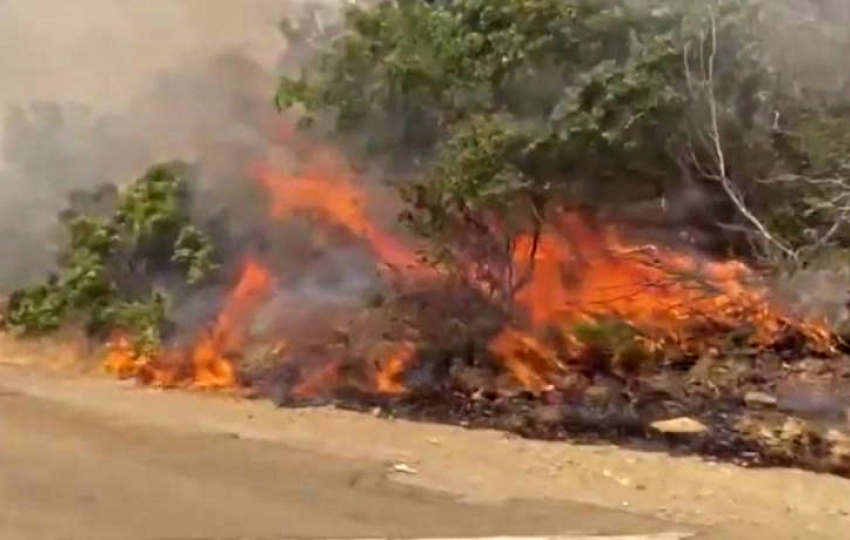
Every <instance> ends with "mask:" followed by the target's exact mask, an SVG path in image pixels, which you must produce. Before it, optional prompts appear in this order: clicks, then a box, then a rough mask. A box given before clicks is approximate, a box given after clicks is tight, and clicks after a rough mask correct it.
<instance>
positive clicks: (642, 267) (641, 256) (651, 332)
mask: <svg viewBox="0 0 850 540" xmlns="http://www.w3.org/2000/svg"><path fill="white" fill-rule="evenodd" d="M532 243H533V239H532V238H531V237H521V238H519V239H518V241H517V242H516V249H515V253H514V263H515V264H516V265H518V266H519V265H528V266H529V267H530V268H531V269H532V270H531V277H530V279H529V280H528V283H527V285H525V286H524V287H523V288H521V289H520V290H519V291H518V293H517V295H516V299H515V300H516V304H517V306H518V308H519V311H520V312H521V313H522V314H524V315H525V316H526V318H527V321H528V325H527V326H525V327H526V328H528V331H522V330H520V329H519V328H516V327H510V328H506V329H505V330H504V331H503V332H502V333H501V334H499V335H498V336H497V337H496V338H495V339H494V340H493V341H492V342H491V343H490V350H491V351H492V352H493V353H494V354H496V355H497V356H499V357H501V358H502V359H503V363H504V365H505V367H506V368H507V369H508V370H509V371H510V372H511V373H512V374H513V375H514V377H515V378H516V379H517V380H518V381H519V382H520V383H521V384H522V385H523V386H525V387H526V388H529V389H541V388H543V387H545V386H546V385H547V384H548V383H549V382H550V378H551V375H553V374H555V373H557V372H559V371H561V370H563V369H564V362H565V361H566V360H568V359H569V358H570V357H575V356H578V355H580V354H581V353H582V351H583V350H584V349H585V348H586V347H587V346H588V345H589V344H587V343H583V342H582V340H581V338H580V337H579V336H578V335H577V333H576V332H574V331H573V330H572V329H573V328H575V327H576V325H579V324H582V323H586V324H594V323H595V322H596V321H600V320H611V319H613V320H616V321H619V322H622V323H623V324H626V325H628V326H629V327H632V328H634V329H635V330H636V332H637V335H636V337H635V343H636V344H637V345H639V346H641V347H643V348H645V350H646V352H647V353H652V352H655V351H663V350H668V349H672V350H676V351H679V352H680V353H682V354H700V353H701V352H702V351H704V350H706V349H708V348H709V347H710V346H712V345H713V343H712V339H713V335H712V334H714V335H720V334H722V331H728V330H733V329H737V328H747V327H748V328H750V334H749V336H748V340H749V343H750V344H751V345H756V346H758V345H761V346H768V345H769V344H770V343H771V342H774V341H777V340H779V339H780V338H781V337H782V333H783V332H784V331H786V330H787V329H788V328H789V327H794V328H796V329H798V330H799V331H801V332H802V333H804V334H805V335H806V337H807V338H808V339H809V340H811V341H812V342H813V344H814V345H815V346H819V347H822V348H824V349H829V348H830V347H831V345H830V337H829V333H828V331H826V330H825V326H822V325H819V324H817V323H812V322H802V321H793V320H791V319H789V318H788V317H786V316H784V315H783V314H782V313H780V312H779V311H777V310H776V309H774V308H773V307H772V306H771V305H770V302H769V299H768V298H767V294H766V291H765V290H764V289H762V288H759V287H758V286H757V285H755V283H754V282H755V278H756V276H755V275H754V272H753V271H752V270H750V269H749V268H748V267H747V266H746V265H744V264H743V263H741V262H739V261H728V262H716V261H714V262H706V263H704V264H700V263H699V262H698V261H697V259H695V258H693V257H689V256H687V255H685V254H683V253H679V252H676V251H674V250H671V249H665V248H661V247H658V246H653V245H632V244H630V243H628V242H626V241H625V240H624V239H623V238H622V237H621V236H620V234H619V233H618V231H617V229H616V227H614V226H613V225H610V224H609V225H604V226H601V227H599V228H594V227H591V226H590V225H588V223H587V222H586V221H583V220H582V219H581V216H579V215H578V214H562V215H560V216H558V217H557V219H556V220H554V222H553V224H552V225H551V226H550V227H549V228H548V229H547V230H545V231H543V233H542V234H541V236H540V237H539V238H538V239H537V249H536V252H535V254H534V256H533V258H532V260H531V261H529V260H528V254H529V253H530V252H531V246H532ZM748 282H751V283H752V284H749V285H748ZM547 328H548V329H553V328H554V329H557V330H558V331H559V332H560V334H561V335H560V337H561V338H562V339H561V343H562V348H563V349H565V350H558V351H556V350H555V349H553V348H552V347H549V346H546V345H543V344H542V343H541V342H540V341H539V340H538V339H537V338H535V337H534V335H535V333H538V332H539V331H541V330H544V329H547ZM718 331H720V332H718Z"/></svg>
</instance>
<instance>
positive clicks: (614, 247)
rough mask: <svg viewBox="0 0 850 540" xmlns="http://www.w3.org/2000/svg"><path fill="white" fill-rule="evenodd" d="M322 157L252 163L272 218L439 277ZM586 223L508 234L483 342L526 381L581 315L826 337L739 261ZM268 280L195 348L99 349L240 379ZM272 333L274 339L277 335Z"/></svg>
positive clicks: (134, 360)
mask: <svg viewBox="0 0 850 540" xmlns="http://www.w3.org/2000/svg"><path fill="white" fill-rule="evenodd" d="M328 157H329V156H328V155H325V154H322V153H319V154H318V158H317V159H313V162H312V163H311V167H310V168H308V170H307V172H305V173H303V174H297V175H288V174H284V173H281V172H278V171H275V170H272V169H271V168H270V167H267V166H258V167H256V169H255V171H254V173H255V176H256V180H257V181H258V182H259V184H260V186H261V187H262V188H263V189H264V190H265V192H266V194H267V196H268V201H269V208H268V212H269V218H270V219H271V220H274V221H279V220H282V219H284V218H286V217H287V216H289V215H291V214H292V213H294V212H299V211H302V212H309V213H311V215H312V216H314V217H316V218H317V219H318V220H320V221H321V222H324V223H331V224H334V225H336V226H337V227H340V228H342V229H343V230H344V231H346V232H347V233H348V234H349V235H350V236H351V237H353V238H354V239H356V241H358V242H362V243H363V244H364V245H366V246H368V247H369V248H370V249H371V251H372V253H373V254H374V257H375V260H376V262H377V264H380V265H384V266H386V267H388V268H390V269H393V270H394V271H396V272H399V271H401V272H402V273H403V275H404V277H406V278H412V279H422V278H427V279H429V280H430V279H434V278H438V277H440V276H441V274H440V273H438V272H437V271H436V270H434V269H432V268H431V267H430V266H428V265H426V264H424V263H423V262H422V261H421V258H420V257H419V254H418V252H417V250H416V249H414V248H413V247H411V244H410V243H409V242H406V241H404V240H403V239H402V238H401V237H400V236H398V235H397V234H395V233H394V232H393V231H392V229H391V228H390V227H385V226H382V225H380V222H379V221H378V220H376V219H374V216H373V215H372V213H371V212H370V211H369V207H368V205H367V202H369V201H370V197H371V196H372V193H371V191H368V190H366V189H365V188H364V187H363V186H360V185H358V184H357V183H356V182H354V181H353V178H352V177H351V176H350V175H348V174H346V173H345V172H343V170H342V167H340V166H338V165H337V164H336V163H335V162H334V159H328ZM331 157H332V156H331ZM590 223H591V222H590V221H587V220H585V219H583V217H582V216H581V215H579V214H577V213H567V212H563V213H561V214H558V215H556V216H554V217H553V219H552V220H551V221H550V224H549V225H548V226H547V228H545V229H544V230H543V231H542V232H541V234H540V235H539V237H537V238H533V237H531V236H528V235H526V236H520V237H518V238H516V239H515V242H514V252H513V257H512V262H513V266H514V269H515V270H516V272H513V271H512V272H510V275H512V276H513V275H516V276H522V278H523V281H522V283H523V285H522V286H521V287H520V288H519V289H518V290H517V291H516V293H515V296H514V298H513V299H512V300H513V302H514V306H515V307H516V308H518V309H517V311H518V315H519V316H518V317H517V321H516V323H515V324H513V325H510V326H507V327H505V328H504V329H503V330H502V331H501V332H500V333H499V334H498V335H497V336H496V337H495V338H493V339H492V340H491V341H490V343H489V351H490V352H491V353H492V354H493V356H495V357H497V358H498V359H499V360H500V361H501V363H502V365H503V366H504V368H505V369H506V370H507V371H508V372H509V373H510V374H511V375H512V376H513V378H514V379H515V380H516V382H517V383H518V384H520V385H521V386H522V387H524V388H527V389H529V390H532V391H542V390H544V389H545V388H547V387H549V386H550V385H551V384H552V383H553V382H554V381H555V380H556V379H557V378H558V376H559V375H560V374H563V373H564V371H565V370H566V369H567V367H566V364H567V361H568V360H570V359H571V358H572V359H574V358H575V357H576V356H579V355H580V354H581V353H582V352H583V351H585V350H587V348H588V346H589V344H588V343H584V342H583V341H582V338H581V337H580V335H579V333H578V332H577V330H576V326H577V325H578V324H579V323H588V322H589V323H594V322H596V321H598V320H601V319H603V318H613V319H615V320H617V321H620V322H623V323H625V324H627V325H629V326H630V327H632V328H634V329H636V330H637V332H638V335H639V343H640V344H641V345H642V346H645V347H646V348H647V349H648V350H649V351H652V352H656V351H661V350H665V349H667V348H673V349H676V350H678V351H682V352H684V353H686V354H700V353H701V352H702V351H703V350H705V349H707V348H708V347H712V346H714V345H713V344H712V339H715V340H716V339H718V338H717V337H713V336H717V335H719V334H720V333H718V332H717V330H718V329H721V330H731V329H736V328H740V327H751V328H752V331H751V332H750V333H749V335H748V336H747V339H749V341H750V343H751V344H753V345H767V344H770V343H772V342H773V341H775V340H777V339H778V338H780V337H781V336H782V334H783V332H784V331H785V330H786V329H787V328H788V327H789V326H792V327H793V328H795V329H797V330H799V331H801V332H803V333H804V334H805V336H806V337H807V338H809V339H810V340H811V341H812V343H813V344H814V345H815V346H816V347H822V348H824V349H827V348H830V347H831V344H830V335H829V332H827V331H826V330H825V327H824V326H822V325H819V324H818V323H817V322H812V321H802V322H801V321H792V320H790V319H789V318H788V317H786V316H784V315H783V314H782V313H781V312H779V311H777V310H776V309H774V308H773V307H772V306H771V304H770V302H769V299H768V297H767V294H766V293H765V291H764V290H763V289H761V288H759V287H758V286H755V285H751V284H749V283H748V281H751V280H754V278H755V277H756V276H755V273H754V272H753V271H752V270H751V269H750V268H748V267H747V266H746V265H745V264H743V263H741V262H739V261H727V262H701V261H699V260H698V259H697V258H696V257H690V256H688V255H687V254H685V253H682V252H677V251H675V250H672V249H665V248H661V247H657V246H652V245H637V244H634V243H630V242H628V241H626V240H625V239H624V238H623V237H622V236H621V235H620V233H619V231H618V229H617V228H616V227H614V226H613V225H610V224H607V225H603V226H599V227H594V226H592V225H591V224H590ZM532 253H533V255H532V256H530V255H531V254H532ZM472 266H473V262H470V264H469V268H465V269H464V270H468V271H467V272H465V275H468V276H474V275H476V274H475V273H474V272H472V271H471V267H472ZM523 269H525V270H526V271H525V272H523V271H522V270H523ZM461 274H464V272H461ZM472 280H473V281H474V282H475V281H476V279H474V278H473V279H472ZM273 281H274V280H273V278H272V275H271V273H270V272H269V270H268V269H267V268H265V267H264V266H263V265H262V264H261V263H260V262H258V261H256V260H253V259H249V260H247V261H246V262H245V264H244V267H243V269H242V273H241V275H240V278H239V280H238V282H237V283H236V285H235V286H234V288H233V289H232V291H230V293H229V294H228V295H227V297H226V298H225V300H224V301H223V303H222V305H221V309H220V310H219V312H218V314H217V317H216V319H215V320H214V321H213V323H212V324H211V326H210V328H208V329H207V330H205V331H204V332H202V333H201V334H200V335H199V336H198V337H197V339H196V340H195V342H194V344H193V345H192V346H191V347H188V348H178V349H167V350H163V351H161V352H160V353H159V354H141V353H139V352H137V351H135V350H134V347H133V344H132V342H131V340H130V339H129V338H128V336H125V335H116V336H115V337H114V338H113V339H112V340H111V341H110V343H109V351H108V354H107V355H106V358H105V359H104V366H105V368H106V370H107V371H108V372H110V373H112V374H114V375H115V376H118V377H122V378H126V377H135V378H138V379H140V380H143V381H145V382H147V383H150V384H156V385H160V386H184V387H189V388H202V389H227V388H233V387H235V386H237V385H238V384H239V381H238V377H237V370H236V367H235V366H234V364H233V358H234V353H239V352H240V351H241V350H243V349H244V348H245V347H246V345H247V343H246V342H247V340H248V338H249V336H248V328H249V325H250V323H251V322H252V318H253V317H254V316H255V314H256V312H257V310H258V309H259V307H260V306H261V304H262V302H264V301H265V299H266V297H267V296H268V294H269V293H270V291H271V289H272V286H273ZM480 281H481V283H480V284H481V287H482V289H484V288H485V287H484V284H483V280H480ZM543 331H546V332H547V335H548V336H551V334H552V333H553V331H554V334H555V337H556V339H551V340H549V339H544V337H543ZM266 337H268V336H266ZM273 337H274V338H275V339H276V340H277V342H281V341H280V336H273ZM416 352H417V350H416V345H415V344H414V343H413V342H409V341H403V342H401V343H397V344H395V346H394V348H393V350H392V351H390V353H389V354H387V355H386V356H385V357H383V356H382V355H379V356H382V359H383V361H382V362H377V363H376V365H375V369H374V370H373V371H370V375H371V379H370V380H371V382H370V383H369V384H370V385H371V388H369V390H373V391H376V392H379V393H384V394H398V393H403V392H405V391H406V390H407V389H406V387H405V385H404V383H403V382H402V380H401V379H402V375H403V374H404V372H405V371H406V370H408V369H409V368H410V366H411V363H412V362H413V361H414V360H415V358H416ZM341 367H342V364H341V363H340V361H339V360H338V359H334V360H329V361H327V362H324V363H322V364H320V365H319V366H318V367H317V368H316V369H314V370H312V371H311V372H310V373H308V375H307V376H306V377H305V378H304V379H302V380H301V381H299V382H298V384H296V385H295V387H294V388H293V390H292V394H293V396H294V397H308V396H311V395H315V394H317V393H319V392H321V391H322V390H323V389H327V388H328V387H333V386H334V385H337V384H339V383H340V379H341V378H342V377H343V370H342V369H341Z"/></svg>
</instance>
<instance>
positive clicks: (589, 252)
mask: <svg viewBox="0 0 850 540" xmlns="http://www.w3.org/2000/svg"><path fill="white" fill-rule="evenodd" d="M254 172H255V179H256V181H257V183H258V185H260V186H262V188H263V189H264V190H265V191H266V193H267V199H268V219H269V221H270V222H271V223H279V222H285V221H286V220H287V219H290V218H292V217H293V216H301V215H303V214H306V215H307V216H308V217H309V219H310V222H311V223H312V226H313V227H314V229H315V230H317V231H325V233H326V239H327V238H330V239H331V241H330V247H328V245H325V244H323V247H324V248H326V249H332V246H333V242H341V243H344V244H346V245H354V246H357V247H358V248H359V249H362V250H365V251H366V252H368V254H369V255H370V257H371V258H372V260H373V261H374V269H375V272H376V273H377V274H378V275H379V276H381V277H382V279H383V280H384V281H385V282H388V283H391V284H392V288H391V290H390V292H389V293H386V294H385V295H384V296H383V297H380V298H373V299H372V301H371V302H365V301H364V302H363V303H362V304H360V305H358V306H356V307H351V306H348V307H343V308H340V309H338V310H331V309H327V308H323V307H321V306H318V307H317V306H312V305H310V303H309V302H303V301H299V300H298V299H297V297H294V296H287V283H286V282H285V280H283V279H281V277H280V276H278V275H276V274H275V272H274V271H273V270H272V269H271V267H270V266H269V265H268V264H266V262H265V261H264V260H263V258H262V256H258V255H254V256H251V257H248V258H246V259H245V260H244V261H243V263H242V266H241V271H240V273H239V277H238V279H236V280H235V284H234V286H233V288H232V290H231V291H230V292H229V293H228V294H227V295H226V296H225V298H224V299H223V300H222V301H221V303H220V306H219V310H218V314H217V316H216V317H215V319H214V321H213V322H212V323H211V324H210V325H209V326H208V327H207V328H205V329H203V330H202V331H200V332H199V333H198V334H197V335H196V336H195V338H194V339H193V340H191V341H190V342H188V343H184V344H182V345H179V346H165V347H163V348H162V349H161V350H159V351H157V352H156V353H155V354H139V353H138V351H137V349H136V348H134V347H133V346H132V343H131V342H130V340H129V339H128V338H127V336H124V335H120V334H118V335H115V336H113V338H112V339H111V340H110V348H109V352H108V354H107V356H106V358H105V361H104V365H105V368H106V370H107V371H108V372H110V373H112V374H114V375H116V376H118V377H124V378H127V377H131V378H137V379H139V380H140V381H142V382H144V383H145V384H153V385H159V386H165V387H183V388H193V389H216V390H227V391H230V390H237V389H238V390H241V391H244V390H245V389H246V388H250V392H253V393H254V394H255V395H260V396H267V397H271V398H272V399H274V400H275V401H276V402H278V403H279V404H281V405H285V406H298V405H309V404H316V403H334V404H336V405H338V406H342V407H348V408H355V409H368V410H373V409H374V408H376V407H377V408H378V409H379V410H381V411H382V412H383V414H387V415H400V416H405V417H408V418H414V419H423V420H431V421H443V422H451V423H457V424H461V425H465V426H477V427H491V428H499V429H505V430H509V431H513V432H516V433H519V434H521V435H524V436H529V437H541V438H550V439H579V440H585V441H587V440H607V441H616V442H620V443H637V442H640V443H641V444H644V445H645V444H649V443H653V444H661V445H662V446H666V447H668V448H675V449H679V450H684V451H691V452H697V453H700V454H704V455H710V456H717V457H721V458H724V459H732V460H736V461H739V462H742V463H747V464H783V465H796V466H804V467H808V468H813V469H818V470H829V471H833V472H839V473H842V474H846V473H847V472H848V468H847V465H848V461H847V459H848V457H847V455H845V454H842V452H845V450H846V447H847V440H846V437H845V436H844V435H841V431H840V430H836V426H837V425H839V424H840V423H839V424H836V423H835V422H832V423H830V422H821V421H820V420H822V418H821V419H818V421H817V422H814V423H805V422H803V423H801V424H795V423H794V422H797V421H798V420H799V418H798V417H799V416H800V415H799V414H797V411H795V410H794V408H793V407H790V406H786V405H787V404H778V402H777V403H768V404H767V406H762V407H760V408H753V407H752V406H751V405H752V404H748V403H747V399H746V397H747V394H748V393H753V392H760V393H761V394H764V395H769V396H773V395H776V393H777V392H778V389H780V388H782V387H785V386H789V385H790V386H794V385H795V384H796V383H795V376H796V374H799V373H800V372H806V373H809V372H811V370H810V369H809V367H807V366H809V365H811V363H812V362H815V363H818V364H817V365H818V366H819V367H818V370H819V371H817V373H819V374H820V375H819V377H820V378H821V379H823V380H828V381H829V384H832V385H834V386H836V387H845V388H846V387H848V386H850V361H848V360H847V358H846V357H845V356H843V355H842V354H841V353H840V352H839V351H838V350H837V348H836V343H835V342H834V340H833V338H832V335H831V333H830V332H829V330H828V328H827V327H826V326H825V325H824V324H821V323H820V322H819V321H813V320H802V319H796V318H794V317H792V316H790V315H789V314H788V313H785V312H783V311H782V310H779V309H778V308H776V307H775V306H773V305H772V304H771V302H770V296H769V294H768V291H767V290H766V289H765V288H763V287H761V286H760V285H759V281H758V276H757V274H756V273H755V272H754V271H753V270H751V269H750V268H749V267H747V266H746V265H745V264H743V263H742V262H740V261H710V260H701V259H700V258H699V257H697V256H695V255H690V254H688V253H685V252H682V251H677V250H675V249H672V248H669V247H663V246H655V245H647V244H636V243H631V242H629V241H628V240H627V239H626V237H625V236H623V234H622V232H621V231H620V230H619V229H618V228H617V226H616V224H614V223H598V222H597V223H594V222H592V221H591V220H589V219H585V218H584V217H583V216H582V215H581V214H579V213H570V212H561V213H558V214H556V215H555V216H554V217H553V219H551V220H550V222H549V225H548V226H547V228H545V229H544V230H543V231H542V233H541V234H540V236H539V238H536V239H534V238H531V237H520V238H518V239H517V240H516V242H515V243H514V251H513V256H512V257H513V261H512V262H513V264H514V265H515V266H516V267H524V268H526V269H527V270H526V272H525V277H524V284H523V285H522V286H521V287H519V288H518V289H517V290H516V293H515V295H514V296H513V298H512V299H511V302H499V301H496V300H494V298H493V297H492V295H491V293H490V292H489V290H490V289H488V287H487V286H486V285H485V284H484V283H480V282H477V281H476V280H475V279H470V277H469V276H472V275H475V273H474V272H472V271H463V270H462V269H461V272H449V271H446V270H443V269H438V267H436V266H433V265H430V264H428V263H426V262H424V260H423V257H422V255H421V253H420V251H419V250H418V249H417V248H416V247H414V245H413V244H411V243H409V242H408V241H406V240H405V239H404V237H403V236H401V235H398V234H396V233H394V232H393V231H392V229H391V228H389V227H384V226H381V225H379V223H378V222H377V221H376V220H374V219H373V218H372V217H371V216H370V210H369V208H368V203H369V200H368V196H367V194H366V192H365V191H364V190H363V189H361V188H359V187H358V186H357V184H356V183H355V182H354V181H352V180H351V179H350V177H349V176H346V175H345V174H342V173H340V172H339V171H338V170H337V169H335V168H334V167H330V168H328V167H324V168H321V169H316V170H310V171H309V172H308V173H306V174H302V175H294V176H288V175H286V174H283V173H281V172H278V171H274V170H273V169H271V168H270V167H268V166H260V167H256V168H255V171H254ZM326 241H327V240H326ZM532 246H533V247H532ZM275 298H277V300H278V301H277V302H276V303H274V302H272V300H273V299H275ZM280 298H284V301H283V302H282V303H281V302H280V300H279V299H280ZM270 303H273V304H274V305H275V306H277V308H276V309H277V310H276V311H274V312H272V313H271V316H270V317H271V323H269V322H268V321H266V324H265V325H264V328H263V329H262V330H259V331H258V330H257V329H256V328H255V324H254V323H255V322H256V321H255V319H256V318H258V317H260V313H261V312H262V311H263V310H264V309H266V308H267V306H268V304H270ZM281 306H283V307H282V308H281ZM266 311H267V310H266ZM296 315H298V316H297V317H296ZM264 317H265V318H267V319H268V318H269V315H268V313H266V315H264ZM296 318H300V321H301V322H300V323H299V324H292V320H293V319H296ZM818 359H819V360H818ZM807 362H809V364H807ZM771 399H772V398H771ZM768 401H769V400H768ZM848 404H850V403H848ZM762 405H764V403H762ZM842 406H843V405H842V404H841V403H838V402H836V403H835V404H834V407H833V409H835V410H836V411H840V414H839V416H841V417H842V418H843V416H842V415H843V414H844V412H843V411H842V410H841V408H842ZM671 418H687V419H689V420H692V421H694V422H696V423H697V425H699V426H701V427H700V429H698V430H691V431H689V432H688V433H678V432H669V431H666V430H661V431H659V430H658V429H656V428H655V427H654V426H656V425H657V424H654V423H655V422H658V421H659V420H665V419H671ZM832 418H833V419H834V415H833V417H832ZM800 422H802V421H800ZM674 431H675V430H674ZM671 445H672V446H671Z"/></svg>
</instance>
